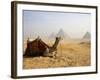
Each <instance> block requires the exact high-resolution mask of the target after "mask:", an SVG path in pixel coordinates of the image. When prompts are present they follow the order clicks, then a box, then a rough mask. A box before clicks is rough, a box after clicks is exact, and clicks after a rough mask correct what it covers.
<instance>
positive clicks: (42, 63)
mask: <svg viewBox="0 0 100 80" xmlns="http://www.w3.org/2000/svg"><path fill="white" fill-rule="evenodd" d="M44 42H45V43H47V44H48V45H52V44H53V43H54V40H51V41H50V40H44ZM26 47H27V46H26V42H25V43H24V50H25V49H26ZM90 51H91V43H90V41H89V40H62V41H61V42H60V43H59V45H58V47H57V54H56V57H43V56H39V57H23V69H36V68H57V67H79V66H90V65H91V62H90V61H91V52H90Z"/></svg>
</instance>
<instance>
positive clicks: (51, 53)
mask: <svg viewBox="0 0 100 80" xmlns="http://www.w3.org/2000/svg"><path fill="white" fill-rule="evenodd" d="M60 40H61V38H60V37H56V40H55V42H54V44H53V46H52V47H46V50H45V52H44V56H49V57H56V54H57V46H58V44H59V41H60Z"/></svg>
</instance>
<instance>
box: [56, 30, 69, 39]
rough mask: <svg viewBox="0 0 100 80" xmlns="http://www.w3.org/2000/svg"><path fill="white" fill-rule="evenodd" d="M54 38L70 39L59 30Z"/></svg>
mask: <svg viewBox="0 0 100 80" xmlns="http://www.w3.org/2000/svg"><path fill="white" fill-rule="evenodd" d="M56 37H61V38H67V39H69V38H70V37H69V36H68V35H67V34H66V33H65V32H64V31H63V29H60V30H59V31H58V33H57V34H56Z"/></svg>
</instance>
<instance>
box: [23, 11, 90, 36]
mask: <svg viewBox="0 0 100 80" xmlns="http://www.w3.org/2000/svg"><path fill="white" fill-rule="evenodd" d="M90 18H91V14H86V13H74V12H73V13H70V12H66V13H64V12H50V11H49V12H47V11H28V10H24V11H23V30H24V38H26V37H28V36H29V37H34V36H49V35H50V34H51V33H52V32H54V33H57V32H58V31H59V30H60V29H63V30H64V32H65V33H66V34H68V35H69V36H70V37H72V38H81V37H82V36H83V35H84V34H85V33H86V32H87V31H88V32H90V29H91V19H90Z"/></svg>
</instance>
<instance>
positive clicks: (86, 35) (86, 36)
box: [83, 32, 91, 39]
mask: <svg viewBox="0 0 100 80" xmlns="http://www.w3.org/2000/svg"><path fill="white" fill-rule="evenodd" d="M90 38H91V34H90V33H89V32H86V33H85V35H84V36H83V39H90Z"/></svg>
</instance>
